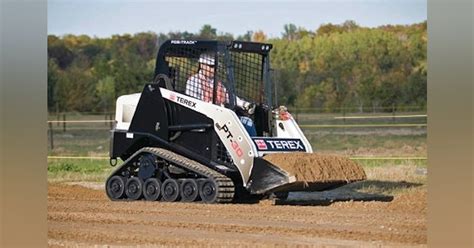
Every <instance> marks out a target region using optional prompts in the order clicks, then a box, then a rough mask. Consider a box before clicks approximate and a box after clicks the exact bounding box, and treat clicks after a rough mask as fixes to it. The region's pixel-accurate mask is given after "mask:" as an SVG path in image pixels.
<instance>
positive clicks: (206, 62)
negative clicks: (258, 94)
mask: <svg viewBox="0 0 474 248" xmlns="http://www.w3.org/2000/svg"><path fill="white" fill-rule="evenodd" d="M214 72H215V59H214V57H213V56H212V55H210V54H201V56H199V71H198V73H196V74H194V75H193V76H191V77H190V78H189V79H188V81H187V82H186V92H185V93H186V95H188V96H192V97H194V98H197V99H200V100H203V101H205V102H212V95H213V88H214ZM235 98H236V105H237V106H239V107H241V108H242V109H244V110H245V111H247V113H248V114H249V115H251V114H253V113H254V112H255V104H252V103H249V102H247V101H245V100H242V99H240V98H239V97H238V96H236V97H235ZM228 102H229V94H228V93H227V89H226V88H225V87H224V85H222V82H220V81H219V82H218V83H217V96H216V104H217V105H221V106H223V105H224V103H228ZM239 118H240V122H242V124H243V125H244V127H245V129H246V130H247V132H248V134H249V135H250V136H257V131H256V129H255V126H254V124H253V121H252V119H250V118H249V117H247V116H239Z"/></svg>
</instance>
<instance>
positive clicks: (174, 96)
mask: <svg viewBox="0 0 474 248" xmlns="http://www.w3.org/2000/svg"><path fill="white" fill-rule="evenodd" d="M170 100H171V101H176V95H175V94H173V93H171V94H170Z"/></svg>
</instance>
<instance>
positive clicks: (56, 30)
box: [48, 0, 427, 38]
mask: <svg viewBox="0 0 474 248" xmlns="http://www.w3.org/2000/svg"><path fill="white" fill-rule="evenodd" d="M426 1H427V0H332V1H331V0H314V1H291V2H290V1H281V0H279V1H270V0H260V1H226V0H221V1H204V2H203V1H199V2H198V1H195V0H194V1H191V0H187V1H173V2H171V1H150V0H141V1H136V0H135V1H132V0H129V1H124V0H95V1H93V0H62V1H60V0H49V1H48V34H54V35H59V36H61V35H65V34H75V35H79V34H86V35H89V36H96V37H100V38H103V37H110V36H112V35H114V34H125V33H129V34H134V33H139V32H148V31H151V32H154V33H168V32H170V31H188V32H191V33H197V32H199V30H200V29H201V27H202V26H203V25H205V24H210V25H211V26H212V27H213V28H216V29H217V32H218V33H219V32H223V33H225V32H228V33H231V34H233V35H234V36H238V35H242V34H245V33H246V32H247V31H248V30H251V31H257V30H262V31H263V32H264V33H265V34H267V36H268V37H281V34H282V32H283V30H284V29H283V27H284V25H285V24H288V23H293V24H295V25H296V26H298V27H303V28H305V29H307V30H312V31H315V30H317V28H318V27H319V26H320V25H321V24H325V23H333V24H340V23H343V22H344V21H346V20H353V21H355V22H356V23H357V24H359V25H360V26H365V27H376V26H380V25H386V24H392V25H395V24H413V23H419V22H423V21H425V20H426V19H427V2H426Z"/></svg>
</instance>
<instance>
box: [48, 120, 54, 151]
mask: <svg viewBox="0 0 474 248" xmlns="http://www.w3.org/2000/svg"><path fill="white" fill-rule="evenodd" d="M48 126H49V142H50V144H51V150H53V149H54V142H53V123H51V122H50V123H48Z"/></svg>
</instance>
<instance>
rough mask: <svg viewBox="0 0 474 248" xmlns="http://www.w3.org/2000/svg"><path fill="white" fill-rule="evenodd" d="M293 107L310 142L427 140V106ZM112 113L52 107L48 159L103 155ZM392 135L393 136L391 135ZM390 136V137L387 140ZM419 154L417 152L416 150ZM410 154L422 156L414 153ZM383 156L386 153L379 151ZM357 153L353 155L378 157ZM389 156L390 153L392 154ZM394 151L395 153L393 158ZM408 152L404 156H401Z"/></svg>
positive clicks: (343, 146)
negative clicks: (353, 109) (392, 108)
mask: <svg viewBox="0 0 474 248" xmlns="http://www.w3.org/2000/svg"><path fill="white" fill-rule="evenodd" d="M305 110H307V111H299V112H297V113H294V112H293V113H292V114H293V116H294V117H295V119H296V120H297V122H298V124H299V125H300V127H301V129H302V130H303V132H304V133H305V135H306V137H307V138H308V140H309V141H310V143H311V144H312V145H313V146H316V147H317V148H319V149H323V150H335V151H342V150H348V149H356V148H357V147H376V148H378V147H384V146H386V144H387V143H388V145H389V146H390V147H396V146H400V147H403V146H406V145H409V146H414V147H417V146H420V144H421V146H423V145H424V146H426V127H427V117H428V116H427V114H426V112H422V111H420V109H418V111H416V112H393V113H388V114H387V113H386V112H379V113H363V112H355V113H350V114H349V113H340V112H338V113H325V112H318V111H316V110H314V109H305ZM114 116H115V114H114V113H112V112H105V113H92V112H89V113H84V112H82V113H77V112H70V113H52V114H50V115H49V118H48V147H49V152H48V155H49V157H48V158H50V159H65V158H103V157H107V155H108V150H109V144H110V130H112V128H113V126H114V122H115V118H114ZM390 139H393V141H390ZM389 141H390V142H389ZM420 154H421V156H420ZM413 155H414V156H408V157H412V159H415V160H416V159H419V158H422V159H424V158H425V157H426V156H425V154H423V153H415V154H413ZM383 157H386V156H383ZM383 157H380V156H379V157H375V158H365V157H363V158H356V157H354V159H382V158H383ZM390 157H391V156H390ZM397 157H400V156H397V155H394V158H387V159H397ZM401 157H403V158H406V157H407V156H401Z"/></svg>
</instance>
